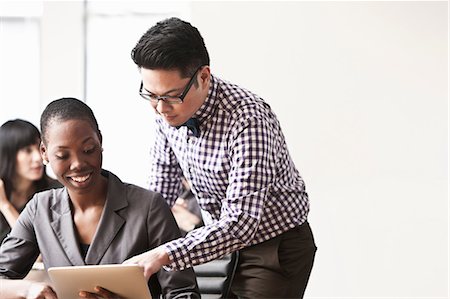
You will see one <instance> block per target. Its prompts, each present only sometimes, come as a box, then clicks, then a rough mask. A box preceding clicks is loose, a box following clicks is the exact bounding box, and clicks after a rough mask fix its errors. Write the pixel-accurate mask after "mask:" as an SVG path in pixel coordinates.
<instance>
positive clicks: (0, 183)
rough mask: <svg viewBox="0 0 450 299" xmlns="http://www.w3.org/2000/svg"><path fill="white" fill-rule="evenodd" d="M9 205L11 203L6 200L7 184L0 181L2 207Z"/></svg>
mask: <svg viewBox="0 0 450 299" xmlns="http://www.w3.org/2000/svg"><path fill="white" fill-rule="evenodd" d="M7 203H9V201H8V198H6V191H5V183H4V182H3V180H2V179H0V205H4V204H7Z"/></svg>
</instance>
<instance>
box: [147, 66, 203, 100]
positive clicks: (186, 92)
mask: <svg viewBox="0 0 450 299" xmlns="http://www.w3.org/2000/svg"><path fill="white" fill-rule="evenodd" d="M202 67H203V65H202V66H200V67H198V68H197V69H196V70H195V72H194V74H193V75H192V77H191V79H190V80H189V82H188V83H187V85H186V87H185V88H184V90H183V92H182V93H181V94H180V95H179V96H157V95H153V94H152V95H151V94H149V93H144V92H142V89H143V88H144V82H143V81H142V80H141V86H140V87H139V95H140V96H141V97H142V98H143V99H144V100H147V101H149V102H150V103H152V104H156V105H158V103H159V101H163V102H164V103H166V104H181V103H183V102H184V98H185V97H186V95H187V94H188V92H189V90H190V89H191V87H192V84H194V81H195V80H194V79H195V78H196V76H197V74H198V71H199V70H200V69H201V68H202ZM171 99H172V100H171Z"/></svg>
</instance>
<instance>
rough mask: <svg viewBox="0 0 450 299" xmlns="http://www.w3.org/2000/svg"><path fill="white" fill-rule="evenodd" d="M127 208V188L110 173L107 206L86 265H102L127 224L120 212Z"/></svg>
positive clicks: (90, 248) (90, 247)
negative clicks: (102, 261) (113, 242)
mask: <svg viewBox="0 0 450 299" xmlns="http://www.w3.org/2000/svg"><path fill="white" fill-rule="evenodd" d="M126 206H128V202H127V199H126V190H125V187H124V185H123V183H122V182H121V181H120V179H119V178H118V177H116V176H115V175H113V174H112V173H110V172H109V173H108V193H107V195H106V204H105V207H104V208H103V213H102V216H101V218H100V222H99V225H98V227H97V231H96V232H95V236H94V239H93V241H92V244H91V246H89V250H88V252H87V255H86V264H88V265H97V264H100V262H101V260H102V258H103V256H104V255H105V253H106V251H107V250H108V248H109V247H110V245H111V243H112V241H113V240H114V238H115V237H116V235H117V233H118V232H119V230H120V228H121V227H122V226H123V225H124V223H125V220H124V219H123V218H122V217H121V216H120V215H119V214H118V212H119V210H121V209H123V208H125V207H126Z"/></svg>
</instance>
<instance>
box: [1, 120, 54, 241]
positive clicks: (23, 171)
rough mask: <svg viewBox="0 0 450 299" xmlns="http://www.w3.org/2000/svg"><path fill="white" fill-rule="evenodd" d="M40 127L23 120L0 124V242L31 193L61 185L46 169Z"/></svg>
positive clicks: (30, 196)
mask: <svg viewBox="0 0 450 299" xmlns="http://www.w3.org/2000/svg"><path fill="white" fill-rule="evenodd" d="M40 142H41V137H40V133H39V130H38V129H37V128H36V127H35V126H34V125H33V124H32V123H30V122H28V121H26V120H22V119H15V120H9V121H7V122H5V123H4V124H3V125H2V126H1V127H0V244H1V242H2V241H3V239H4V238H5V237H6V235H7V234H8V233H9V232H10V231H11V228H12V227H13V226H14V224H15V223H16V221H17V218H18V217H19V213H20V212H21V211H22V210H23V208H24V207H25V205H26V204H27V202H28V201H29V200H30V199H31V198H32V196H33V195H34V193H36V192H39V191H43V190H46V189H51V188H57V187H61V184H59V182H58V181H56V180H53V179H52V178H50V177H49V176H48V175H47V174H46V172H45V166H44V165H43V163H42V158H41V154H40V153H39V144H40Z"/></svg>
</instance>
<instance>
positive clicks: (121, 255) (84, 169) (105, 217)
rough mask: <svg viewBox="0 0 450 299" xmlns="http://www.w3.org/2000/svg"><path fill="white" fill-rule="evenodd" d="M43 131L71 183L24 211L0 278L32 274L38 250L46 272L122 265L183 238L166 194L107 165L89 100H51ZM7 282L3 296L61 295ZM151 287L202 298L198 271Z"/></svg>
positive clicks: (160, 278) (56, 168)
mask: <svg viewBox="0 0 450 299" xmlns="http://www.w3.org/2000/svg"><path fill="white" fill-rule="evenodd" d="M41 130H42V143H41V146H40V151H41V154H42V157H43V159H44V162H45V163H48V164H49V165H50V166H51V168H52V170H53V173H54V174H55V175H56V177H57V179H58V180H59V182H60V183H61V184H63V185H64V188H60V189H56V190H51V191H46V192H41V193H37V194H36V195H35V196H34V197H33V199H32V200H31V201H30V203H29V204H28V205H27V207H26V208H25V209H24V211H23V213H22V214H21V215H20V217H19V219H18V221H17V225H16V226H15V227H14V228H13V230H12V231H11V234H10V235H9V236H8V237H7V238H6V239H5V241H4V243H3V244H2V246H1V247H0V251H1V253H2V254H1V255H0V278H2V277H4V278H9V279H19V278H23V277H25V276H26V275H27V273H28V271H29V269H30V268H31V266H32V261H33V260H34V259H35V257H37V255H38V254H39V252H41V254H42V258H43V262H44V266H45V268H46V269H48V268H49V267H62V266H84V265H99V264H118V263H122V262H123V261H125V260H126V259H128V258H130V257H131V256H133V255H136V254H140V253H142V252H145V251H147V250H150V249H153V248H156V247H158V246H159V245H161V244H163V243H165V242H167V241H169V240H172V239H175V238H178V237H179V236H180V231H179V229H178V226H177V224H176V222H175V219H174V218H173V216H172V214H171V213H170V209H169V207H168V205H167V204H166V203H165V201H164V200H163V198H162V196H161V195H160V194H158V193H155V192H151V191H148V190H145V189H143V188H140V187H137V186H135V185H131V184H125V183H122V181H121V180H120V179H119V178H118V177H117V176H115V175H114V174H113V173H111V172H109V171H106V170H104V169H102V156H103V153H102V152H103V149H102V135H101V133H100V129H99V127H98V124H97V121H96V118H95V116H94V114H93V112H92V110H91V109H90V108H89V107H88V106H87V105H86V104H85V103H83V102H82V101H79V100H77V99H74V98H63V99H59V100H56V101H53V102H51V103H50V104H49V105H48V106H47V107H46V109H45V110H44V112H43V113H42V116H41ZM125 244H126V245H125ZM18 257H19V258H18ZM0 283H1V285H2V288H1V289H0V298H17V296H19V295H20V294H23V293H27V292H30V291H31V290H35V291H36V293H35V294H34V296H31V297H30V296H29V297H27V298H57V294H56V293H55V291H54V290H53V288H52V287H51V286H49V285H46V284H43V283H30V282H29V281H20V282H18V281H14V282H11V281H10V280H2V281H1V282H0ZM99 287H102V286H101V285H100V286H99ZM148 287H149V290H150V292H151V293H152V296H153V297H155V298H159V296H160V295H161V294H162V295H163V297H164V298H174V297H177V298H199V294H198V288H197V282H196V279H195V275H194V272H193V270H192V269H188V270H185V271H181V272H167V271H159V272H158V273H155V275H153V276H152V277H150V279H149V282H148ZM80 297H84V298H118V296H117V295H115V294H113V293H111V292H109V291H108V290H105V289H100V290H99V291H98V292H96V293H95V294H93V293H89V292H83V291H81V292H80Z"/></svg>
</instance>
